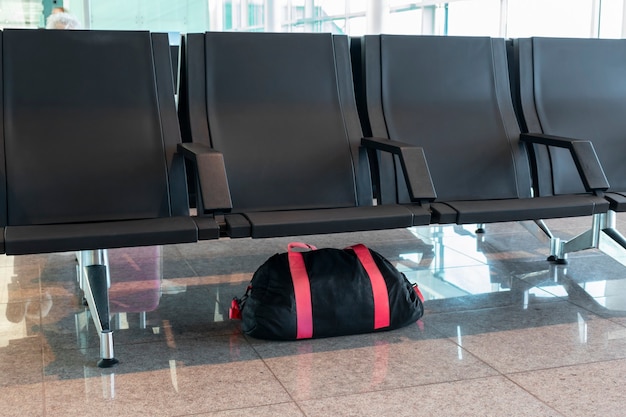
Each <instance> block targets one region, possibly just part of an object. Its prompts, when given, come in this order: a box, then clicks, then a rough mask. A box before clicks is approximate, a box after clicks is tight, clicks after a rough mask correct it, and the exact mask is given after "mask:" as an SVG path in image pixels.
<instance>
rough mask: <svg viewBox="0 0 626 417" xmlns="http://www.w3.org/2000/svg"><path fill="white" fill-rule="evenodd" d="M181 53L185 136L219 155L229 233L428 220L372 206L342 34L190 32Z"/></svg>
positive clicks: (348, 227)
mask: <svg viewBox="0 0 626 417" xmlns="http://www.w3.org/2000/svg"><path fill="white" fill-rule="evenodd" d="M198 56H200V57H202V61H203V62H202V63H198ZM184 57H185V65H184V67H183V74H184V75H185V78H186V79H185V80H184V81H181V85H182V86H186V88H187V90H188V91H186V92H181V97H182V98H183V101H184V105H183V107H182V108H180V107H179V114H180V116H181V121H182V123H183V124H187V125H188V126H187V127H186V128H185V129H183V132H185V133H186V134H187V135H188V137H187V138H186V139H185V140H189V141H193V142H197V143H205V142H206V140H207V138H209V137H210V143H211V146H212V148H213V149H214V150H216V151H219V152H220V153H221V154H222V155H223V159H224V165H225V170H226V177H227V179H228V185H229V189H230V195H231V199H232V210H231V214H227V215H226V229H225V230H226V233H227V234H228V235H229V236H231V237H243V236H252V237H269V236H284V235H300V234H311V233H316V234H317V233H333V232H345V231H350V230H367V229H380V228H396V227H408V226H411V225H413V224H414V222H415V221H419V222H420V224H427V223H428V221H429V219H430V214H429V213H428V211H427V210H426V209H422V210H420V209H417V210H416V212H417V213H418V216H414V215H413V213H412V212H411V211H409V210H406V209H404V208H401V207H395V208H393V209H392V208H391V207H390V208H380V207H376V206H373V205H372V204H373V199H372V189H371V180H370V170H369V162H368V160H367V154H366V151H365V150H364V149H363V148H361V146H360V141H361V137H362V133H361V128H360V122H359V118H358V112H357V110H356V103H355V101H354V92H353V84H352V78H351V71H350V56H349V46H348V39H347V37H344V36H332V35H330V34H311V33H308V34H295V33H289V34H285V33H210V32H209V33H205V34H202V35H200V34H190V35H187V36H186V37H185V43H184ZM203 69H204V73H205V76H204V77H203V76H202V71H203ZM201 88H204V89H205V93H206V94H205V97H202V96H201V95H199V94H198V90H199V89H201ZM202 108H204V109H205V112H206V115H205V117H204V118H202V117H201V116H200V113H201V111H200V109H202ZM414 218H416V219H417V220H414ZM399 219H402V220H401V221H399ZM368 225H369V227H368Z"/></svg>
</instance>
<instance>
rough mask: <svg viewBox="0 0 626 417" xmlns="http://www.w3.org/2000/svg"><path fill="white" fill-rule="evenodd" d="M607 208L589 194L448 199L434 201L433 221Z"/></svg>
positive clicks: (472, 220) (545, 215) (603, 201)
mask: <svg viewBox="0 0 626 417" xmlns="http://www.w3.org/2000/svg"><path fill="white" fill-rule="evenodd" d="M449 208H452V209H453V210H454V211H453V212H451V211H450V210H449ZM608 209H609V203H608V201H607V200H606V199H604V198H602V197H598V196H594V195H591V194H588V195H587V194H584V195H573V196H570V195H563V196H554V197H545V198H544V197H537V198H524V199H512V200H486V201H447V202H445V203H439V204H433V205H432V210H433V222H438V223H457V224H468V223H494V222H508V221H520V220H535V219H551V218H561V217H576V216H589V215H592V214H596V213H604V212H606V211H607V210H608Z"/></svg>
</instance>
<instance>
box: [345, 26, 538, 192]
mask: <svg viewBox="0 0 626 417" xmlns="http://www.w3.org/2000/svg"><path fill="white" fill-rule="evenodd" d="M360 48H361V52H362V58H361V63H362V66H361V70H362V71H363V74H361V77H360V78H361V79H362V80H363V83H364V87H361V88H364V89H365V94H364V96H365V97H366V104H365V106H363V107H366V108H367V116H368V119H369V124H370V126H371V131H372V135H373V136H376V137H387V138H390V139H393V140H398V141H402V142H406V143H410V144H413V145H417V146H421V147H423V149H424V152H425V154H426V159H427V160H428V164H429V167H430V172H431V175H432V179H433V183H434V186H435V189H436V190H437V197H438V200H439V201H446V200H448V201H451V200H486V199H505V198H525V197H529V196H530V195H531V187H532V182H531V175H530V168H529V163H528V157H527V154H526V150H525V147H524V146H523V144H521V143H520V142H519V133H520V132H519V127H518V125H517V121H516V118H515V112H514V110H513V107H512V102H511V96H510V89H509V84H508V83H509V81H508V70H507V60H506V49H505V43H504V40H503V39H491V38H478V37H447V36H446V37H443V36H441V37H437V36H404V35H368V36H365V37H364V38H363V39H362V41H361V45H360ZM355 67H356V64H355ZM357 88H359V87H357ZM385 178H387V181H386V182H385ZM389 178H391V179H393V181H396V179H397V181H398V185H397V186H396V185H395V184H393V183H390V181H389ZM382 182H383V184H382V187H381V188H382V189H383V190H381V191H383V201H384V202H391V201H393V200H394V199H395V200H398V201H399V202H407V201H408V196H407V192H406V187H405V186H404V185H403V180H402V175H385V174H383V180H382ZM390 188H392V189H393V188H396V190H394V192H391V193H390V192H389V189H390Z"/></svg>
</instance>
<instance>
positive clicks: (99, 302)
mask: <svg viewBox="0 0 626 417" xmlns="http://www.w3.org/2000/svg"><path fill="white" fill-rule="evenodd" d="M80 258H81V259H80V263H81V265H80V267H81V268H80V269H81V272H80V274H79V279H80V280H81V282H82V289H83V293H84V295H85V299H86V300H87V304H88V305H89V311H90V312H91V317H92V319H93V322H94V324H95V326H96V330H97V331H98V334H99V335H100V356H101V359H100V361H98V366H99V367H100V368H110V367H112V366H115V365H116V364H117V363H118V362H119V361H118V360H117V359H116V358H115V355H114V351H113V331H112V330H111V318H110V310H109V285H110V284H109V278H108V268H107V262H106V251H104V250H95V251H82V252H81V256H80Z"/></svg>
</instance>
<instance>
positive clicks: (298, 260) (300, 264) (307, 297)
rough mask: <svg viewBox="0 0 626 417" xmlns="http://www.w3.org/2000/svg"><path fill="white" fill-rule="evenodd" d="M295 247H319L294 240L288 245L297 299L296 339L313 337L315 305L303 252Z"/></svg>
mask: <svg viewBox="0 0 626 417" xmlns="http://www.w3.org/2000/svg"><path fill="white" fill-rule="evenodd" d="M294 248H304V249H311V250H315V249H317V248H316V247H315V246H311V245H307V244H306V243H300V242H292V243H290V244H288V245H287V252H288V255H287V256H288V258H289V269H290V270H291V279H292V281H293V292H294V296H295V299H296V328H297V330H296V339H310V338H311V337H313V307H312V305H311V283H310V281H309V274H308V273H307V272H306V266H305V265H304V258H303V257H302V253H301V252H294V251H293V249H294Z"/></svg>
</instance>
